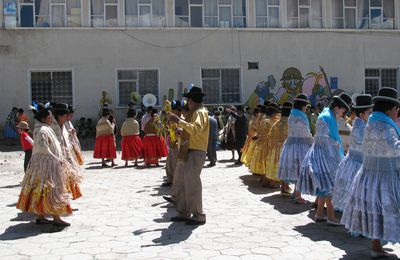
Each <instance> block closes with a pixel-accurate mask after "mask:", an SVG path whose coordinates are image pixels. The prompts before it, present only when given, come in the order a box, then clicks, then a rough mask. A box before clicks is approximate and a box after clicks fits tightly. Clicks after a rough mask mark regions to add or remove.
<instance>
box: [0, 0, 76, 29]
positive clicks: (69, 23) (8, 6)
mask: <svg viewBox="0 0 400 260" xmlns="http://www.w3.org/2000/svg"><path fill="white" fill-rule="evenodd" d="M3 11H4V15H5V19H4V20H5V23H6V26H7V27H15V26H17V25H18V26H20V27H80V26H81V0H4V1H3Z"/></svg>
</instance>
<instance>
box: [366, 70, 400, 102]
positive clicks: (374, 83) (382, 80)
mask: <svg viewBox="0 0 400 260" xmlns="http://www.w3.org/2000/svg"><path fill="white" fill-rule="evenodd" d="M397 74H398V70H397V69H378V68H377V69H375V68H374V69H366V70H365V93H367V94H371V95H372V96H376V95H377V94H378V91H379V89H380V88H383V87H389V88H395V89H397V88H398V86H397V85H398V83H397V82H398V76H397Z"/></svg>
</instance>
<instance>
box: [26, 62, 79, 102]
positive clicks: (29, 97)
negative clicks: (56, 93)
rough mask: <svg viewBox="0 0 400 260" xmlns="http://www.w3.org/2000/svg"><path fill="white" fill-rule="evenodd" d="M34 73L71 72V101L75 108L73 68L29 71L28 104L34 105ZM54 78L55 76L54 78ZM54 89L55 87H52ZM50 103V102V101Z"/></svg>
mask: <svg viewBox="0 0 400 260" xmlns="http://www.w3.org/2000/svg"><path fill="white" fill-rule="evenodd" d="M32 72H50V73H51V74H53V73H54V72H71V91H72V95H71V99H72V104H69V105H72V106H75V71H74V69H73V68H55V69H28V104H32V101H33V100H32ZM52 77H53V76H52ZM51 87H52V88H53V85H52V86H51ZM49 101H50V100H49Z"/></svg>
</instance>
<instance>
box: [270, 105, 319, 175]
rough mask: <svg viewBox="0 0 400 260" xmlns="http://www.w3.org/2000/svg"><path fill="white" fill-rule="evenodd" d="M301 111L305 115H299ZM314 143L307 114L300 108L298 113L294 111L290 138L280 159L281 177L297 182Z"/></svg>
mask: <svg viewBox="0 0 400 260" xmlns="http://www.w3.org/2000/svg"><path fill="white" fill-rule="evenodd" d="M294 110H295V109H293V110H292V111H294ZM300 113H303V114H304V116H299V114H300ZM312 144H313V137H312V135H311V132H310V126H309V122H308V119H307V116H306V115H305V113H304V112H302V111H300V110H298V113H293V112H292V113H291V114H290V115H289V119H288V138H287V139H286V141H285V143H284V144H283V148H282V152H281V155H280V159H279V166H278V178H279V179H281V180H283V181H285V182H287V183H297V181H298V180H299V175H300V169H301V163H302V162H303V159H304V156H305V155H306V153H307V151H308V150H309V149H310V147H311V145H312Z"/></svg>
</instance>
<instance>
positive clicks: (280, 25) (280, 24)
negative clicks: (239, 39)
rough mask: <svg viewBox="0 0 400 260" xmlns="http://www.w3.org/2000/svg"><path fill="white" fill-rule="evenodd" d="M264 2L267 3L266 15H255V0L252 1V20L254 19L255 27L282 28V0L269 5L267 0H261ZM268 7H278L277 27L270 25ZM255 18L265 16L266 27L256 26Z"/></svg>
mask: <svg viewBox="0 0 400 260" xmlns="http://www.w3.org/2000/svg"><path fill="white" fill-rule="evenodd" d="M262 1H264V2H266V5H267V15H266V16H265V15H257V0H255V1H254V20H255V28H282V1H283V0H279V5H270V4H269V3H268V0H262ZM270 8H278V10H279V17H278V19H279V26H278V27H271V26H270V21H269V17H270V14H269V9H270ZM257 18H266V19H267V27H258V26H257Z"/></svg>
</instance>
